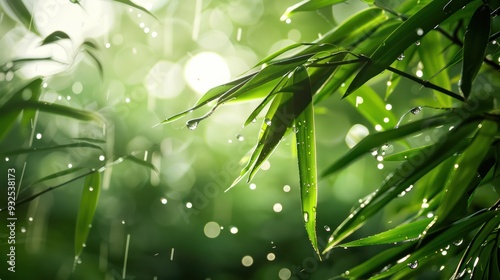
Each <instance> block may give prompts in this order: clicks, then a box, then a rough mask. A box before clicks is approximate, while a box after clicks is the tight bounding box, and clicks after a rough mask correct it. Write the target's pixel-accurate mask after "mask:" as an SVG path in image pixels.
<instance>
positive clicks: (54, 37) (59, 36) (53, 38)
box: [40, 30, 71, 46]
mask: <svg viewBox="0 0 500 280" xmlns="http://www.w3.org/2000/svg"><path fill="white" fill-rule="evenodd" d="M63 39H70V40H71V38H70V37H69V35H68V34H66V33H65V32H62V31H59V30H58V31H54V32H52V33H51V34H50V35H49V36H47V37H45V39H43V41H42V43H41V44H40V45H41V46H43V45H47V44H50V43H54V42H57V41H59V40H63Z"/></svg>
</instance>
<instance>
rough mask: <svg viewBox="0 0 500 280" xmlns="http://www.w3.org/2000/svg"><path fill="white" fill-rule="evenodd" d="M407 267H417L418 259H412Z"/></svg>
mask: <svg viewBox="0 0 500 280" xmlns="http://www.w3.org/2000/svg"><path fill="white" fill-rule="evenodd" d="M408 267H409V268H411V269H415V268H417V267H418V261H414V262H411V263H409V264H408Z"/></svg>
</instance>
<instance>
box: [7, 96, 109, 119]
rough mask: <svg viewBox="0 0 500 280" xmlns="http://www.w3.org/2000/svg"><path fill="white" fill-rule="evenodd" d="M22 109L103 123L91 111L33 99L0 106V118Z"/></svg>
mask: <svg viewBox="0 0 500 280" xmlns="http://www.w3.org/2000/svg"><path fill="white" fill-rule="evenodd" d="M24 109H33V110H40V111H43V112H47V113H51V114H55V115H60V116H66V117H70V118H74V119H77V120H82V121H96V122H99V123H104V119H103V118H102V117H101V116H100V115H98V114H96V113H93V112H89V111H83V110H79V109H75V108H72V107H66V106H62V105H58V104H49V103H46V102H35V101H21V102H14V103H13V104H11V106H9V107H6V108H2V110H1V111H0V118H2V119H3V118H4V117H6V116H8V115H9V114H11V113H12V112H20V111H21V110H24Z"/></svg>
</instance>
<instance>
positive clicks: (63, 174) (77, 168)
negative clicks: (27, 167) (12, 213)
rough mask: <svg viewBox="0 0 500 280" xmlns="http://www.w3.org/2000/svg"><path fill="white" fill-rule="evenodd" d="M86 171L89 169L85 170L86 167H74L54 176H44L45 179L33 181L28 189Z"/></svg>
mask: <svg viewBox="0 0 500 280" xmlns="http://www.w3.org/2000/svg"><path fill="white" fill-rule="evenodd" d="M84 169H87V168H84V167H73V168H68V169H65V170H62V171H59V172H56V173H52V174H50V175H47V176H44V177H42V178H40V179H38V180H36V181H33V182H32V183H30V184H29V185H28V186H27V187H26V188H28V187H31V186H33V185H36V184H40V183H42V182H45V181H49V180H52V179H56V178H59V177H64V176H66V175H69V174H73V173H77V172H79V171H80V170H84ZM26 188H25V189H26ZM23 191H24V190H23Z"/></svg>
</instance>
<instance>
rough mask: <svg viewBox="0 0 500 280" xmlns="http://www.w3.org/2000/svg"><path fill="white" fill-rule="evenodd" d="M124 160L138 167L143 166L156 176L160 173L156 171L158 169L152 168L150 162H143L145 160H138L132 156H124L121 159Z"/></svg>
mask: <svg viewBox="0 0 500 280" xmlns="http://www.w3.org/2000/svg"><path fill="white" fill-rule="evenodd" d="M123 158H124V159H127V160H130V161H132V162H134V163H136V164H138V165H141V166H144V167H147V168H149V169H151V170H153V171H154V172H155V173H156V174H159V173H160V172H159V171H158V169H157V168H156V166H154V165H153V164H152V163H151V162H149V161H145V160H142V159H138V158H136V157H134V156H132V155H128V156H125V157H123Z"/></svg>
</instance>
